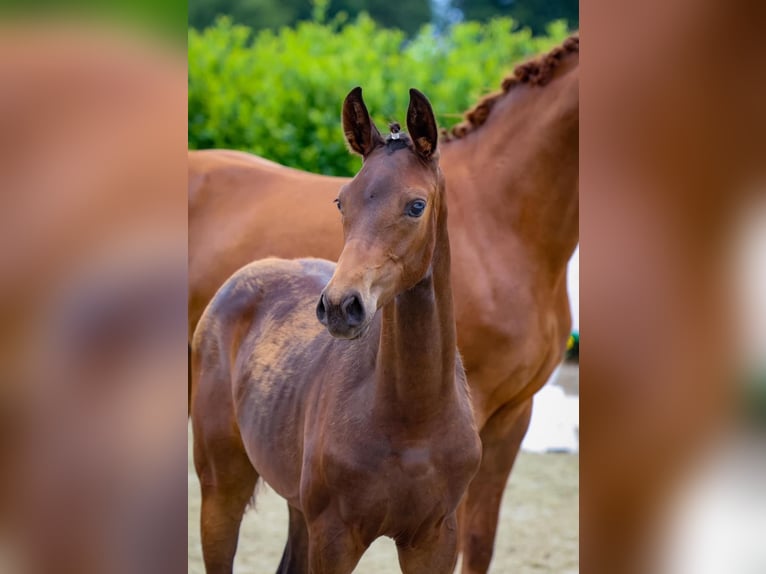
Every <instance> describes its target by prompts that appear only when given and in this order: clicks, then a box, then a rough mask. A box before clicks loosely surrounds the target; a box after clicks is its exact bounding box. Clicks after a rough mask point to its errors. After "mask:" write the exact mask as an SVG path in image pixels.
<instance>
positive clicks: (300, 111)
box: [189, 16, 568, 175]
mask: <svg viewBox="0 0 766 574" xmlns="http://www.w3.org/2000/svg"><path fill="white" fill-rule="evenodd" d="M514 27H515V26H514V23H513V21H512V20H510V19H496V20H492V21H490V22H489V23H487V24H484V25H482V24H478V23H475V22H466V23H462V24H459V25H456V26H454V27H453V28H452V29H451V30H450V32H449V34H447V35H442V36H439V37H437V36H436V35H435V34H434V30H433V29H432V28H431V27H430V26H425V27H424V28H423V29H422V30H421V31H420V32H419V33H418V34H417V35H416V36H415V37H414V38H413V39H412V40H407V39H406V37H405V35H404V33H403V32H401V31H399V30H392V29H384V28H380V27H379V26H377V25H376V24H375V23H374V22H373V21H372V20H371V19H370V18H368V17H366V16H361V17H359V18H358V19H357V20H355V21H354V22H352V23H346V22H344V21H343V19H342V18H336V19H335V20H333V21H332V22H330V23H327V24H323V23H319V22H305V23H301V24H299V25H298V26H297V27H296V28H283V29H281V30H279V31H278V32H277V33H275V32H272V31H270V30H264V31H261V32H258V33H257V34H253V33H252V31H251V30H250V29H249V28H247V27H244V26H239V25H234V24H232V23H231V21H230V20H228V19H226V18H222V19H220V20H218V21H217V22H216V24H215V26H213V27H211V28H207V29H205V30H204V31H202V32H197V31H195V30H189V147H190V148H192V149H205V148H230V149H239V150H244V151H249V152H252V153H255V154H258V155H260V156H263V157H266V158H269V159H272V160H274V161H277V162H279V163H282V164H284V165H289V166H292V167H297V168H301V169H305V170H308V171H313V172H317V173H325V174H331V175H351V174H353V173H354V172H355V171H356V170H357V169H358V168H359V161H358V159H356V158H355V157H353V156H351V155H350V154H349V153H348V151H347V150H346V147H345V143H344V140H343V132H342V129H341V127H340V108H341V103H342V101H343V98H344V97H345V95H346V94H347V93H348V91H349V90H350V89H351V88H353V87H354V86H357V85H360V86H362V87H363V89H364V97H365V101H366V102H367V106H368V108H369V109H370V112H371V114H372V115H373V118H374V120H375V122H376V123H377V125H378V127H379V128H380V129H381V131H383V130H384V128H385V127H386V124H387V122H389V121H391V120H398V121H400V122H402V123H404V121H403V120H404V113H405V111H406V106H407V102H408V95H407V93H408V92H407V90H408V89H409V88H410V87H416V88H418V89H420V90H422V91H423V92H424V93H425V94H426V95H427V96H428V97H429V98H430V100H431V102H432V103H433V105H434V110H435V112H436V115H437V117H438V120H439V124H440V125H441V126H443V127H449V126H451V125H453V124H455V123H456V122H458V121H459V120H460V117H461V115H462V112H463V111H465V110H466V109H467V108H469V107H470V106H471V105H473V104H474V103H475V102H476V100H477V99H478V98H479V97H480V96H482V95H484V94H486V93H488V92H490V91H493V90H495V89H497V88H498V87H499V85H500V82H501V80H502V79H503V78H504V77H505V76H506V75H507V74H508V73H509V72H510V70H511V68H512V67H513V65H514V64H515V63H517V62H518V61H520V60H523V59H525V58H527V57H529V56H532V55H535V54H538V53H541V52H544V51H547V50H548V49H550V48H551V47H552V46H553V45H555V44H557V43H559V42H561V41H562V40H563V39H564V38H565V37H566V36H567V34H568V30H567V29H566V26H565V24H564V23H563V22H555V23H552V24H551V25H550V26H549V27H548V34H547V35H546V36H543V37H533V36H532V35H531V33H530V32H529V30H526V29H524V30H514Z"/></svg>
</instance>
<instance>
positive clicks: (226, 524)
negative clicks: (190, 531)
mask: <svg viewBox="0 0 766 574" xmlns="http://www.w3.org/2000/svg"><path fill="white" fill-rule="evenodd" d="M200 426H201V425H195V429H194V464H195V467H196V469H197V475H198V476H199V480H200V486H201V489H202V515H201V520H200V523H201V534H202V556H203V558H204V560H205V571H206V572H207V574H231V572H232V565H233V563H234V553H235V552H236V550H237V540H238V538H239V526H240V523H241V522H242V515H243V514H244V512H245V508H246V506H247V503H248V501H249V500H250V499H251V498H252V496H253V492H254V489H255V483H256V481H257V480H258V474H257V473H256V472H255V470H254V469H253V467H252V465H251V464H250V460H249V459H248V457H247V454H246V453H245V450H244V447H243V446H242V443H241V441H240V440H239V437H236V438H235V437H232V436H225V434H217V433H211V432H209V431H208V433H207V434H206V433H205V432H204V431H203V429H201V428H199V427H200Z"/></svg>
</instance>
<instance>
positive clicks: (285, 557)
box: [277, 505, 309, 574]
mask: <svg viewBox="0 0 766 574" xmlns="http://www.w3.org/2000/svg"><path fill="white" fill-rule="evenodd" d="M287 508H288V509H289V511H290V526H289V531H288V534H287V544H286V545H285V551H284V552H283V553H282V561H281V562H280V563H279V568H277V574H308V571H309V531H308V528H307V527H306V519H305V518H304V517H303V513H302V512H301V511H300V510H298V509H296V508H293V507H292V506H290V505H288V507H287Z"/></svg>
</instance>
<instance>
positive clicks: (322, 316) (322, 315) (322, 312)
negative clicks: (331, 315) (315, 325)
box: [317, 293, 327, 326]
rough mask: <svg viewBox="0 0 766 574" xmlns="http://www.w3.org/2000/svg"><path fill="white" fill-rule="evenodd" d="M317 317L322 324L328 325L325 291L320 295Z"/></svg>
mask: <svg viewBox="0 0 766 574" xmlns="http://www.w3.org/2000/svg"><path fill="white" fill-rule="evenodd" d="M317 319H319V322H320V323H322V325H324V326H327V307H326V306H325V298H324V293H322V294H321V295H320V296H319V303H317Z"/></svg>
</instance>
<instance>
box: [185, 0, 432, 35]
mask: <svg viewBox="0 0 766 574" xmlns="http://www.w3.org/2000/svg"><path fill="white" fill-rule="evenodd" d="M317 8H319V9H320V10H321V11H322V13H323V14H324V15H325V16H327V17H330V18H334V17H335V16H337V15H338V14H340V13H341V12H343V13H345V14H346V15H347V16H349V17H356V16H358V15H359V14H361V13H362V12H366V13H367V14H369V15H370V16H371V17H372V19H373V20H375V21H376V22H377V23H378V24H380V25H381V26H384V27H388V28H399V29H400V30H404V31H405V32H407V33H408V34H414V33H415V32H417V31H418V28H420V26H421V25H423V24H425V23H426V22H428V21H429V20H430V19H431V7H430V3H429V0H407V1H406V2H392V1H391V0H189V26H190V27H193V28H196V29H198V30H201V29H203V28H205V27H207V26H210V25H211V24H213V23H214V22H215V20H216V17H217V16H219V15H226V16H231V19H232V21H233V22H235V23H237V24H244V25H246V26H250V27H251V28H253V30H261V29H264V28H271V29H277V28H281V27H283V26H293V25H295V24H297V23H298V22H299V21H306V20H312V19H313V18H314V16H315V15H316V9H317Z"/></svg>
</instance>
